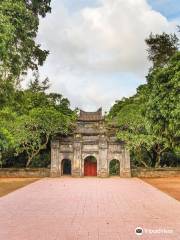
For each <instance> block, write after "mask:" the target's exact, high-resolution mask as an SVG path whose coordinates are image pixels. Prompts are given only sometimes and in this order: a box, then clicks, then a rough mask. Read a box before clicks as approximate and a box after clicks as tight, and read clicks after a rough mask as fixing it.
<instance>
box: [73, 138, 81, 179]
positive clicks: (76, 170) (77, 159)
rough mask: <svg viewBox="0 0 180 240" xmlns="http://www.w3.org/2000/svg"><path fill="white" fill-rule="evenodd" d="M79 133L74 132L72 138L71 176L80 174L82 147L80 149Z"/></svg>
mask: <svg viewBox="0 0 180 240" xmlns="http://www.w3.org/2000/svg"><path fill="white" fill-rule="evenodd" d="M81 145H82V144H81V135H80V134H76V135H75V138H74V158H73V165H72V176H73V177H80V176H82V171H81V162H82V149H81Z"/></svg>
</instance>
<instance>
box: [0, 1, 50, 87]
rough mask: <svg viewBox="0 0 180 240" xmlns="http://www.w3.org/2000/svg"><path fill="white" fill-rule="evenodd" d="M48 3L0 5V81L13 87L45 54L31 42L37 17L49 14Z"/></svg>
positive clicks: (44, 57)
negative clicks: (11, 84) (9, 83)
mask: <svg viewBox="0 0 180 240" xmlns="http://www.w3.org/2000/svg"><path fill="white" fill-rule="evenodd" d="M49 5H50V1H45V0H41V1H39V0H38V1H37V0H34V1H33V0H32V1H30V0H29V1H28V0H27V1H24V0H3V1H1V2H0V82H2V81H3V82H4V81H5V82H6V81H7V80H8V81H12V82H13V84H16V83H17V82H18V81H19V77H20V76H21V75H22V74H25V73H26V71H27V69H32V70H37V69H38V66H39V65H42V64H43V62H44V61H45V59H46V57H47V54H48V51H46V50H42V49H41V48H40V45H39V44H37V43H36V42H35V38H36V36H37V31H38V26H39V15H41V16H45V14H46V12H48V11H50V6H49Z"/></svg>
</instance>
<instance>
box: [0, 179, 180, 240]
mask: <svg viewBox="0 0 180 240" xmlns="http://www.w3.org/2000/svg"><path fill="white" fill-rule="evenodd" d="M0 216H1V217H0V240H133V239H150V240H152V239H160V240H166V239H169V240H173V239H174V240H178V239H180V203H179V202H178V201H177V200H175V199H173V198H171V197H169V196H168V195H166V194H165V193H162V192H160V191H159V190H157V189H156V188H153V187H152V186H150V185H148V184H147V183H144V182H143V181H141V180H139V179H120V178H109V179H98V178H83V179H74V178H61V179H60V178H59V179H42V180H40V181H38V182H35V183H32V184H30V185H28V186H26V187H24V188H21V189H19V190H17V191H15V192H13V193H10V194H8V195H6V196H4V197H2V198H0ZM137 226H141V227H142V228H144V231H146V229H150V230H156V229H160V231H163V229H165V230H171V233H166V234H165V233H157V234H154V233H144V234H143V235H142V236H136V235H135V231H134V230H135V228H136V227H137ZM172 231H173V233H172Z"/></svg>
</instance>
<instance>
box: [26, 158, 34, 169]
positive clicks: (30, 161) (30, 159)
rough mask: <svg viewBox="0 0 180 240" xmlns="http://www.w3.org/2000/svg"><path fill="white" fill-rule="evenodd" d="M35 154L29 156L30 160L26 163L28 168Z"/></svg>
mask: <svg viewBox="0 0 180 240" xmlns="http://www.w3.org/2000/svg"><path fill="white" fill-rule="evenodd" d="M33 157H34V156H31V157H28V161H27V163H26V168H27V167H29V164H30V163H31V161H32V159H33Z"/></svg>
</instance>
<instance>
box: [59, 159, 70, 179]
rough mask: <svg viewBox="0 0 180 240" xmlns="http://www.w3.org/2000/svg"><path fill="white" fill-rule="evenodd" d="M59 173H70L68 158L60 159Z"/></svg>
mask: <svg viewBox="0 0 180 240" xmlns="http://www.w3.org/2000/svg"><path fill="white" fill-rule="evenodd" d="M61 175H71V160H69V159H63V160H62V162H61Z"/></svg>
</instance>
